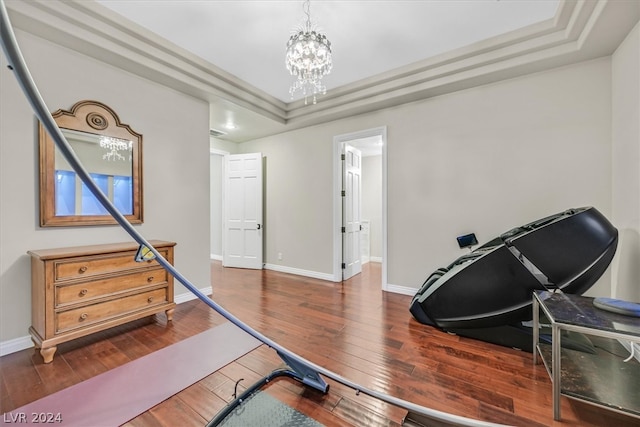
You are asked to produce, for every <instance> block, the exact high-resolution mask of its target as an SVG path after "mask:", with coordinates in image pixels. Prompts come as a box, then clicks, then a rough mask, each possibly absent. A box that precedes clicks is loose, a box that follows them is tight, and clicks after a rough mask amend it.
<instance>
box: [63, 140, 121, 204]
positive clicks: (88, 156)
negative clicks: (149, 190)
mask: <svg viewBox="0 0 640 427" xmlns="http://www.w3.org/2000/svg"><path fill="white" fill-rule="evenodd" d="M62 133H63V134H64V136H65V137H66V138H67V141H68V142H69V144H70V145H71V147H72V148H73V151H74V152H75V154H76V156H78V158H79V159H80V161H81V162H82V165H83V166H84V167H85V169H87V171H88V172H89V173H90V174H91V178H92V179H93V182H95V183H96V185H97V186H98V187H99V188H100V190H102V192H103V193H104V194H105V195H106V196H107V197H108V198H109V200H110V201H111V202H112V203H113V204H114V206H115V207H116V208H117V209H118V210H119V211H120V213H122V214H123V215H131V214H133V181H132V161H131V160H132V158H131V155H132V150H133V141H131V140H125V139H120V138H115V137H111V136H105V135H95V134H90V133H86V132H77V131H72V130H69V129H63V130H62ZM55 178H56V183H55V190H54V191H55V199H56V200H55V214H56V216H61V215H62V216H64V215H107V214H108V212H107V210H106V209H105V208H104V207H103V206H102V204H101V203H100V202H98V200H97V199H96V198H95V196H94V195H93V193H91V191H90V190H89V188H88V187H87V186H86V185H85V184H84V183H83V182H82V181H81V180H80V178H79V177H78V176H77V175H76V173H75V172H74V170H73V168H72V167H71V166H70V165H69V163H68V162H67V160H66V159H65V158H64V156H62V154H61V153H60V151H59V150H57V149H56V158H55Z"/></svg>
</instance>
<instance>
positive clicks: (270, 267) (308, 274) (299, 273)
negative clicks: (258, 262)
mask: <svg viewBox="0 0 640 427" xmlns="http://www.w3.org/2000/svg"><path fill="white" fill-rule="evenodd" d="M264 268H266V269H267V270H273V271H279V272H281V273H289V274H295V275H297V276H305V277H311V278H314V279H321V280H328V281H330V282H333V281H334V280H333V274H329V273H320V272H317V271H310V270H302V269H300V268H293V267H285V266H283V265H277V264H268V263H267V264H265V265H264Z"/></svg>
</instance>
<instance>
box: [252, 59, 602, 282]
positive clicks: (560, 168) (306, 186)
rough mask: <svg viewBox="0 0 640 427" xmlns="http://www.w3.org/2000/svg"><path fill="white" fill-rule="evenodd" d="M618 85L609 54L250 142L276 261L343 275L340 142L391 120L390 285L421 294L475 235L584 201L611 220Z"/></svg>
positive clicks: (270, 253) (269, 249)
mask: <svg viewBox="0 0 640 427" xmlns="http://www.w3.org/2000/svg"><path fill="white" fill-rule="evenodd" d="M610 82H611V61H610V59H609V58H603V59H598V60H594V61H589V62H585V63H580V64H576V65H572V66H567V67H564V68H560V69H555V70H551V71H548V72H542V73H538V74H533V75H528V76H525V77H521V78H517V79H512V80H507V81H503V82H499V83H495V84H491V85H487V86H482V87H476V88H473V89H469V90H465V91H461V92H457V93H453V94H448V95H443V96H439V97H435V98H431V99H427V100H424V101H420V102H416V103H412V104H406V105H403V106H399V107H395V108H390V109H387V110H382V111H378V112H374V113H370V114H366V115H362V116H358V117H351V118H346V119H343V120H337V121H335V122H331V123H327V124H323V125H318V126H314V127H310V128H307V129H300V130H295V131H291V132H286V133H283V134H280V135H276V136H271V137H268V138H262V139H259V140H256V141H251V142H247V143H244V144H241V148H240V149H241V150H242V151H243V152H252V151H260V152H262V153H264V155H265V156H266V165H267V166H266V189H267V190H266V198H267V199H266V200H267V202H266V203H267V206H266V218H265V220H266V227H267V228H266V229H267V230H269V234H268V235H269V239H268V241H267V243H266V260H267V262H268V263H280V264H284V265H287V266H289V267H293V268H301V269H304V270H310V271H316V272H321V273H325V274H331V273H332V252H331V251H332V236H333V228H332V227H333V226H334V224H332V221H331V209H332V206H333V202H334V201H333V200H332V191H331V189H332V183H333V179H334V177H333V176H332V159H331V156H332V138H333V136H335V135H341V134H346V133H349V132H356V131H360V130H363V129H370V128H374V127H379V126H385V125H386V126H387V139H388V145H387V159H388V282H389V284H390V285H393V286H399V287H408V288H418V287H419V286H420V284H422V282H423V281H424V279H425V277H427V275H428V274H429V273H431V272H432V271H433V270H434V269H436V268H438V267H440V266H443V265H446V264H448V263H449V262H451V261H452V260H453V259H455V258H456V257H457V256H459V255H460V250H459V248H458V246H457V243H456V240H455V237H456V236H458V235H460V234H462V233H463V232H468V231H469V230H470V231H473V232H475V233H476V235H477V236H478V238H479V240H481V241H487V240H489V239H491V238H493V237H494V236H496V235H497V234H499V233H502V232H504V231H506V230H508V229H510V228H512V227H515V226H518V225H522V224H524V223H527V222H529V221H532V220H535V219H538V218H541V217H543V216H546V215H549V214H552V213H556V212H559V211H562V210H564V209H567V208H571V207H579V206H595V207H596V208H597V209H598V210H600V211H601V212H602V213H603V214H604V215H605V216H607V217H609V218H610V216H611V85H610ZM320 102H322V101H321V100H320ZM277 252H283V254H284V257H283V261H281V262H278V261H277V260H276V254H277ZM609 286H610V285H609V274H607V275H606V277H604V278H603V280H601V282H600V283H598V284H597V285H596V286H595V287H594V288H592V289H593V291H594V292H595V293H605V294H609Z"/></svg>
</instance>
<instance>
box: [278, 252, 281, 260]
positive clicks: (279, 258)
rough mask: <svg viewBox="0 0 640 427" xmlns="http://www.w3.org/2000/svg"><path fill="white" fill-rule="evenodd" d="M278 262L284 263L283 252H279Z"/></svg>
mask: <svg viewBox="0 0 640 427" xmlns="http://www.w3.org/2000/svg"><path fill="white" fill-rule="evenodd" d="M278 261H282V252H278Z"/></svg>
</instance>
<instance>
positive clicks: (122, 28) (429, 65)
mask: <svg viewBox="0 0 640 427" xmlns="http://www.w3.org/2000/svg"><path fill="white" fill-rule="evenodd" d="M7 7H8V10H9V14H10V18H11V20H12V22H13V25H14V26H15V27H16V28H19V29H21V30H23V31H27V32H29V33H32V34H34V35H37V36H39V37H42V38H45V39H47V40H50V41H52V42H54V43H56V44H59V45H62V46H64V47H67V48H70V49H73V50H75V51H78V52H80V53H83V54H85V55H87V56H89V57H92V58H95V59H97V60H100V61H103V62H106V63H109V64H111V65H113V66H116V67H118V68H121V69H124V70H126V71H129V72H132V73H134V74H137V75H139V76H142V77H144V78H147V79H150V80H153V81H156V82H158V83H161V84H163V85H166V86H168V87H171V88H174V89H176V90H179V91H181V92H184V93H187V94H190V95H192V96H196V97H198V98H201V99H205V100H207V101H209V102H213V101H214V100H217V101H219V100H223V101H224V102H226V103H231V104H234V105H236V106H238V107H241V108H244V109H247V110H249V111H251V112H253V113H255V114H258V115H260V116H263V117H265V118H267V119H270V120H272V121H274V122H275V123H276V124H279V125H283V126H276V127H275V128H276V129H278V132H282V131H283V130H290V129H296V128H300V127H304V126H309V125H314V124H319V123H324V122H327V121H331V120H335V119H339V118H344V117H347V116H350V115H355V114H362V113H367V112H371V111H374V110H378V109H380V108H388V107H392V106H396V105H400V104H404V103H407V102H413V101H417V100H420V99H425V98H429V97H432V96H438V95H441V94H444V93H449V92H452V91H458V90H462V89H466V88H470V87H473V86H476V85H479V84H487V83H492V82H495V81H498V80H503V79H505V78H513V77H517V76H521V75H524V74H528V73H532V72H537V71H542V70H546V69H551V68H555V67H559V66H563V65H567V64H570V63H575V62H578V61H584V60H588V59H594V58H597V57H601V56H604V55H610V54H611V53H612V52H613V51H614V50H615V48H616V47H617V46H618V45H619V43H620V42H621V41H622V40H623V38H624V36H625V35H626V34H627V33H628V32H629V31H630V30H631V29H632V28H633V26H634V25H635V23H637V22H638V19H639V16H640V6H639V5H638V3H636V2H615V1H608V0H597V1H587V0H564V1H562V2H561V3H560V6H559V8H558V12H557V13H556V15H555V17H554V18H552V19H549V20H546V21H543V22H540V23H537V24H534V25H530V26H528V27H525V28H522V29H519V30H515V31H512V32H509V33H506V34H503V35H500V36H496V37H492V38H490V39H487V40H484V41H481V42H478V43H474V44H472V45H469V46H466V47H463V48H460V49H456V50H453V51H451V52H447V53H445V54H441V55H438V56H435V57H433V58H428V59H425V60H423V61H419V62H416V63H414V64H411V65H408V66H405V67H401V68H398V69H395V70H392V71H389V72H385V73H382V74H379V75H376V76H373V77H371V78H367V79H363V80H360V81H357V82H354V83H352V84H349V85H345V86H342V87H340V88H337V89H333V90H331V91H329V92H328V93H327V94H326V95H325V96H323V97H322V101H321V102H319V103H318V104H315V105H304V101H303V100H299V101H294V102H291V103H285V102H282V101H281V100H278V99H276V98H275V97H272V96H271V95H269V94H267V93H265V92H264V91H261V90H260V89H258V88H256V87H254V86H252V85H249V84H248V83H246V82H244V81H242V80H240V79H238V78H237V77H235V76H233V75H231V74H229V73H227V72H225V71H224V70H222V69H220V68H218V67H216V66H215V65H214V64H211V63H208V62H206V61H204V60H202V59H201V58H199V57H197V56H196V55H193V54H191V53H190V52H188V51H186V50H184V49H182V48H180V47H178V46H176V45H174V44H172V43H170V42H168V41H166V40H164V39H162V38H160V37H159V36H157V35H155V34H154V33H152V32H150V31H148V30H146V29H144V28H142V27H140V26H139V25H137V24H135V23H133V22H131V21H128V20H123V19H122V18H121V17H120V16H119V15H117V14H116V13H115V12H113V11H111V10H110V9H108V8H106V7H104V6H102V5H100V4H99V3H96V2H93V1H86V0H71V1H60V0H33V1H29V2H23V1H11V2H8V3H7ZM612 10H613V11H614V12H611V11H612ZM614 18H615V20H614V21H613V22H610V23H609V24H608V25H603V21H605V22H604V23H606V22H608V21H607V20H609V21H611V20H613V19H614ZM612 28H614V31H611V29H612ZM609 33H613V34H609ZM594 46H595V47H594ZM254 136H255V135H254ZM262 136H264V135H262Z"/></svg>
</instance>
